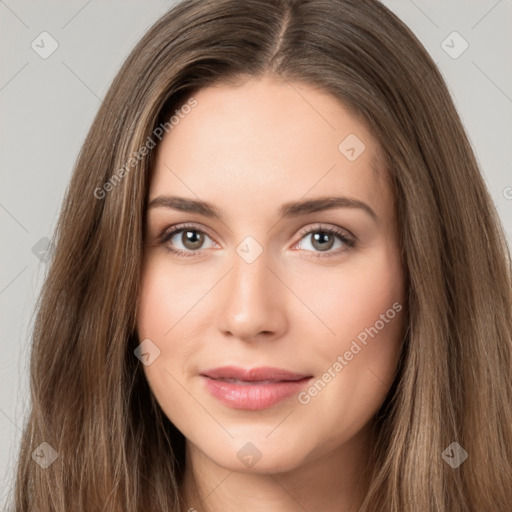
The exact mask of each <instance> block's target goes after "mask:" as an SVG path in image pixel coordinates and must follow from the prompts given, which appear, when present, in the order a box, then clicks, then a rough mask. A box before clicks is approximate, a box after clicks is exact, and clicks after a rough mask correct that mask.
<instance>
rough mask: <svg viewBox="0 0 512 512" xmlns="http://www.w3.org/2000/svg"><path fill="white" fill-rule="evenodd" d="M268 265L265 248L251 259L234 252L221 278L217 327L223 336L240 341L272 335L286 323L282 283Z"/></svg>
mask: <svg viewBox="0 0 512 512" xmlns="http://www.w3.org/2000/svg"><path fill="white" fill-rule="evenodd" d="M276 274H277V272H276V271H275V270H273V269H272V268H271V267H270V262H269V258H267V255H266V253H265V252H263V253H262V254H260V255H259V257H258V258H256V260H255V261H252V262H251V263H249V262H247V261H246V260H244V259H243V258H242V257H241V256H239V255H238V254H237V253H236V252H235V254H234V259H233V267H232V269H231V271H230V272H229V274H228V275H227V276H226V278H225V279H224V284H223V287H222V290H221V297H220V301H221V302H220V304H221V305H220V307H219V312H218V318H217V322H218V327H219V329H220V331H221V332H222V333H223V334H224V335H225V336H230V337H233V338H238V339H240V340H244V341H256V340H259V339H275V338H278V337H280V336H282V335H283V333H284V332H285V331H286V329H287V327H288V325H287V321H288V319H287V315H286V307H287V299H288V300H289V297H288V298H287V296H286V287H285V286H284V285H283V283H282V282H281V280H280V279H279V278H278V277H277V276H276Z"/></svg>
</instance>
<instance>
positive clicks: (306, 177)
mask: <svg viewBox="0 0 512 512" xmlns="http://www.w3.org/2000/svg"><path fill="white" fill-rule="evenodd" d="M194 98H195V100H196V101H197V105H196V106H195V107H194V108H193V109H190V110H188V111H187V113H186V114H184V113H182V114H181V115H180V120H179V123H177V124H176V125H175V126H174V127H173V128H172V129H171V130H170V131H169V132H168V133H167V134H166V135H165V137H164V138H163V140H162V142H161V143H160V145H159V147H158V153H157V159H156V168H155V172H154V174H153V179H152V183H151V188H150V196H155V195H158V194H161V193H176V192H178V193H183V194H186V195H188V196H191V195H196V196H198V197H201V198H205V199H206V198H208V200H209V201H211V202H214V203H216V202H219V203H225V202H226V201H230V202H231V204H234V203H235V202H236V201H237V200H238V201H239V204H240V206H243V205H246V206H248V205H249V204H250V203H249V202H250V201H255V200H257V199H258V198H259V199H260V200H261V199H262V198H263V197H264V198H265V200H266V201H272V200H275V201H276V202H279V204H281V203H283V202H285V201H286V199H290V200H293V199H297V198H301V197H303V196H304V195H306V194H308V195H329V194H331V193H332V192H333V191H336V192H339V193H340V194H350V195H351V196H354V197H358V198H359V199H361V200H365V201H378V200H381V199H382V195H383V193H384V195H385V191H384V190H383V187H385V185H386V184H385V177H384V169H383V168H381V167H379V162H378V159H377V149H378V147H377V142H376V141H375V139H374V138H373V136H372V135H371V134H370V133H369V131H368V130H367V128H366V127H365V125H364V124H363V123H362V122H360V121H359V120H358V118H357V117H355V116H353V115H352V114H351V113H350V112H349V110H348V109H346V108H345V106H344V105H343V104H342V103H341V102H340V101H338V100H337V99H336V98H335V97H333V96H332V95H330V94H328V93H325V92H322V91H320V90H318V89H316V88H313V87H312V86H310V85H307V84H303V83H295V82H294V83H291V82H286V81H280V80H277V79H274V78H262V79H251V80H249V81H246V82H244V83H243V84H241V85H237V86H232V85H217V86H213V87H207V88H204V89H202V90H200V91H199V92H197V93H196V94H194Z"/></svg>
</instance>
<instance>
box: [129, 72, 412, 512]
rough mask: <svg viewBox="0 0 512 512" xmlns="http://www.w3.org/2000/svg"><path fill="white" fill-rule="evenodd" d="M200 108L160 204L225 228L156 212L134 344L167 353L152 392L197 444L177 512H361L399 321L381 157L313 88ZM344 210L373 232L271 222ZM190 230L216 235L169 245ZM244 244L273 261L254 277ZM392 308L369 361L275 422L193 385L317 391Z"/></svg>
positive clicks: (202, 103)
mask: <svg viewBox="0 0 512 512" xmlns="http://www.w3.org/2000/svg"><path fill="white" fill-rule="evenodd" d="M194 97H195V98H196V100H197V102H198V104H197V106H196V107H195V108H194V109H192V110H191V112H190V113H189V114H188V115H187V116H184V118H183V119H181V120H180V122H179V124H178V125H176V126H175V127H174V128H173V129H172V130H170V131H169V133H168V134H167V135H166V136H165V137H164V138H163V140H162V143H161V144H160V146H159V148H158V153H157V161H156V167H155V171H154V174H153V176H152V181H151V185H150V191H149V201H150V202H151V201H152V200H153V199H155V198H156V197H158V196H165V195H168V196H170V195H175V196H181V197H185V198H190V199H196V200H197V199H201V200H203V201H207V202H209V203H211V204H213V205H214V206H215V207H216V208H217V209H218V210H219V211H220V212H221V214H222V217H223V220H222V221H221V220H219V219H215V218H209V217H206V216H203V215H201V214H198V213H188V212H182V211H178V210H174V209H170V208H166V207H154V208H149V209H148V212H147V240H146V247H145V257H144V262H143V272H142V277H141V295H140V299H139V306H138V311H137V329H138V334H139V339H140V340H141V341H142V340H144V339H146V338H149V339H150V340H151V341H152V342H153V343H154V344H155V345H156V346H157V347H158V348H159V350H160V355H159V356H158V357H157V358H156V359H154V361H153V362H152V363H151V364H148V365H146V366H144V372H145V375H146V378H147V380H148V383H149V385H150V387H151V390H152V392H153V393H154V395H155V397H156V399H157V401H158V403H159V404H160V406H161V408H162V409H163V411H164V412H165V414H166V415H167V416H168V418H169V419H170V420H171V421H172V422H173V423H174V424H175V425H176V426H177V427H178V429H179V430H180V431H181V432H182V433H183V434H184V436H185V437H186V439H187V443H186V444H187V469H186V474H185V480H184V484H183V492H184V495H185V500H184V507H185V508H184V510H188V509H189V508H192V507H193V508H195V509H196V510H198V511H199V512H200V511H202V510H212V511H221V510H222V511H223V512H229V511H234V510H237V511H239V510H245V511H266V512H273V511H279V512H287V511H296V510H304V509H305V510H322V511H326V512H329V511H337V512H339V511H352V510H357V507H358V506H359V505H360V503H361V500H362V498H363V495H364V492H365V489H366V485H367V483H368V480H367V479H366V477H365V470H364V463H365V461H366V460H368V447H369V445H370V440H369V425H370V422H371V420H372V417H373V416H374V414H375V413H376V411H377V410H378V408H379V406H380V405H381V404H382V402H383V400H384V398H385V396H386V394H387V392H388V390H389V388H390V386H391V384H392V381H393V377H394V373H395V371H396V365H397V356H398V352H399V348H400V344H401V340H402V333H403V327H404V325H403V317H404V311H405V304H404V300H405V292H404V273H403V268H402V265H401V261H400V250H399V244H398V231H397V224H396V212H395V208H394V200H393V194H392V191H391V188H390V186H389V183H388V181H387V178H386V173H385V171H384V169H383V168H382V166H381V165H380V163H379V162H378V158H377V149H378V146H377V142H376V141H375V139H374V138H373V137H372V136H371V135H370V133H369V131H368V130H367V129H366V127H365V125H364V124H362V123H361V122H360V121H359V120H358V119H357V118H356V117H354V116H353V115H351V114H350V113H349V111H348V110H347V109H345V108H344V106H343V104H341V103H340V102H339V101H338V100H337V99H336V98H334V97H333V96H330V95H328V94H326V93H323V92H321V91H319V90H317V89H315V88H313V87H311V86H309V85H306V84H298V83H293V84H289V83H286V82H283V81H279V80H278V79H276V78H270V77H265V78H258V79H254V78H253V79H250V80H249V81H247V82H245V83H244V84H243V85H241V86H237V87H233V86H231V85H230V86H227V85H219V86H216V87H209V88H206V89H202V90H201V91H199V92H198V93H197V94H195V95H194ZM349 134H355V135H356V136H357V137H358V138H359V139H360V140H361V141H363V143H364V145H365V150H364V151H363V152H362V153H361V154H360V155H359V156H358V157H357V158H356V159H355V160H354V161H350V160H349V159H347V158H346V156H345V155H344V154H342V152H341V151H340V150H339V149H338V146H339V144H340V142H342V141H343V140H344V139H345V138H346V137H347V136H348V135H349ZM334 195H336V196H346V197H350V198H353V199H357V200H360V201H363V202H364V203H366V204H367V205H368V206H370V207H371V209H372V210H373V211H374V212H375V214H376V217H377V220H374V219H373V218H372V217H371V216H370V215H369V214H368V213H367V212H366V211H365V210H364V209H362V208H350V207H338V208H333V209H328V210H324V211H318V212H313V213H307V214H305V215H301V216H299V217H296V218H283V219H281V218H280V217H279V215H278V209H279V207H280V206H281V205H282V204H283V203H287V202H290V201H298V200H301V199H313V198H317V197H322V196H334ZM185 222H186V223H193V224H194V229H197V230H199V231H200V232H202V233H205V235H204V241H203V245H202V246H201V245H200V247H199V249H197V248H196V249H194V247H195V246H194V245H193V244H192V243H188V244H187V239H186V238H183V237H182V234H183V232H180V233H178V234H176V235H174V237H173V238H172V240H171V241H168V242H167V243H166V244H164V243H162V242H161V240H160V238H159V237H160V236H161V234H162V232H164V231H165V230H168V228H169V227H171V226H174V225H178V224H180V223H185ZM319 223H320V224H321V227H337V228H339V229H340V230H341V232H342V233H344V234H346V233H347V232H348V233H350V234H352V235H353V237H355V239H356V245H355V246H354V247H352V248H351V247H349V246H348V245H347V244H345V243H344V242H342V241H341V240H340V239H338V238H337V236H336V235H334V237H333V238H332V242H331V238H330V237H329V238H328V239H327V243H326V242H324V245H323V246H322V245H318V244H315V243H314V238H313V234H314V233H317V232H318V231H320V232H322V230H321V227H320V228H318V224H319ZM315 229H316V231H314V230H315ZM302 230H304V231H305V230H308V231H309V230H311V231H312V233H309V234H301V233H302ZM196 234H197V233H196ZM247 236H251V237H253V238H254V239H255V240H256V241H257V243H258V244H259V246H260V247H261V248H262V250H263V252H262V253H261V254H260V255H259V257H257V258H256V259H255V261H253V262H252V263H248V262H247V261H246V260H244V259H243V258H242V257H241V256H240V255H239V254H238V253H237V252H236V248H237V247H238V246H239V244H240V243H241V242H242V241H243V240H244V239H245V238H246V237H247ZM330 244H333V245H330ZM166 245H167V247H169V246H172V247H174V248H177V249H180V250H182V251H188V252H189V253H193V252H194V251H195V252H196V255H195V256H194V257H183V256H178V255H175V254H173V253H171V252H169V251H168V250H166ZM322 247H323V248H324V249H323V250H322ZM250 250H251V251H253V250H254V249H250ZM340 250H342V252H340ZM327 254H331V256H328V255H327ZM395 303H398V304H399V305H400V306H402V305H403V308H402V311H400V312H399V313H396V315H395V316H394V318H393V319H392V320H389V321H388V322H386V323H385V326H384V328H382V329H380V330H379V331H378V334H377V335H375V336H374V337H373V338H371V337H368V342H367V344H366V345H362V344H361V343H358V344H359V345H360V346H361V347H362V348H361V350H360V351H359V352H358V353H357V354H356V355H354V356H353V357H352V358H351V360H350V361H347V360H346V358H345V359H344V360H345V362H346V363H347V364H346V365H343V369H342V370H341V371H339V372H337V373H336V372H334V373H335V377H332V378H331V380H330V382H328V383H327V384H326V385H325V387H324V388H323V389H322V390H321V392H319V393H317V394H316V396H314V397H310V398H311V400H310V401H309V403H307V404H303V403H300V402H299V400H298V398H297V396H293V397H291V398H289V399H286V400H284V401H282V402H280V403H278V404H276V405H274V406H272V407H270V408H268V409H264V410H256V411H250V410H239V409H233V408H230V407H227V406H226V405H224V404H222V403H221V402H219V401H218V400H217V399H216V398H214V397H213V396H212V395H210V394H209V393H208V391H206V390H205V387H204V385H203V384H204V382H203V379H202V378H201V377H200V376H199V373H200V372H201V371H204V370H206V369H208V368H213V367H218V366H224V365H236V366H241V367H244V368H254V367H259V366H273V367H278V368H283V369H287V370H289V371H293V372H297V373H305V374H307V375H313V376H314V380H316V379H318V378H321V377H322V375H323V374H324V373H325V372H326V370H327V369H328V368H330V367H331V368H332V367H333V364H334V363H335V362H336V361H337V360H338V359H337V358H338V356H343V354H345V352H346V351H347V350H349V349H350V347H351V344H352V342H353V341H354V340H356V341H357V336H358V335H359V334H360V333H361V332H363V331H364V330H365V328H369V327H370V326H375V324H376V321H378V320H379V319H380V318H382V317H381V315H383V314H385V313H386V311H388V310H389V309H390V308H392V305H393V304H395ZM386 318H387V317H386ZM331 373H332V372H331ZM307 389H308V388H307V387H306V390H307ZM248 442H250V443H252V444H253V445H254V446H255V447H256V448H257V450H258V451H259V452H260V454H261V458H260V460H259V461H258V462H257V463H256V464H254V465H253V466H252V467H247V466H246V465H245V464H244V463H242V462H241V460H240V459H239V458H238V457H237V452H238V451H239V450H240V449H241V448H242V447H243V446H244V445H245V444H246V443H248ZM251 449H253V448H251ZM194 483H195V484H196V485H197V489H198V491H199V496H200V497H201V499H202V501H201V500H200V499H198V498H195V497H194V493H193V490H194Z"/></svg>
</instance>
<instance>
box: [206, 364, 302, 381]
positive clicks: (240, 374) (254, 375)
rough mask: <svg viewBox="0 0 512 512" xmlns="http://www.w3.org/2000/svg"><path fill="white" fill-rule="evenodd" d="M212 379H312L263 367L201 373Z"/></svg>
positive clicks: (280, 369)
mask: <svg viewBox="0 0 512 512" xmlns="http://www.w3.org/2000/svg"><path fill="white" fill-rule="evenodd" d="M201 375H203V376H205V377H209V378H210V379H216V380H222V379H237V380H241V381H246V382H256V381H260V380H261V381H275V382H281V381H296V380H301V379H305V378H308V377H311V375H306V374H304V373H295V372H289V371H288V370H283V369H282V368H271V367H268V366H262V367H260V368H247V369H246V368H240V367H238V366H221V367H219V368H212V369H210V370H206V371H204V372H202V373H201Z"/></svg>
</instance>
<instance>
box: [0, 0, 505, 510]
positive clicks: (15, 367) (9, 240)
mask: <svg viewBox="0 0 512 512" xmlns="http://www.w3.org/2000/svg"><path fill="white" fill-rule="evenodd" d="M384 3H385V4H386V5H387V6H388V7H390V8H391V9H392V10H393V11H394V12H395V13H396V14H397V15H398V16H399V17H400V18H401V19H402V20H403V21H404V22H405V23H406V24H407V25H408V26H409V27H410V28H411V29H412V31H413V32H414V33H415V34H416V35H417V36H418V38H419V39H420V41H421V42H422V43H423V44H424V45H425V46H426V48H427V50H428V51H429V52H430V54H431V55H432V57H433V59H434V60H435V62H436V63H437V65H438V66H439V68H440V70H441V72H442V74H443V76H444V77H445V79H446V81H447V83H448V86H449V88H450V91H451V93H452V96H453V98H454V101H455V104H456V106H457V109H458V110H459V112H460V114H461V116H462V119H463V122H464V124H465V126H466V129H467V132H468V135H469V137H470V140H471V142H472V144H473V147H474V149H475V151H476V155H477V158H478V161H479V163H480V165H481V169H482V172H483V174H484V177H485V179H486V182H487V184H488V187H489V190H490V192H491V194H492V196H493V199H494V202H495V205H496V208H497V210H498V212H499V215H500V217H501V219H502V220H503V222H504V225H505V230H506V232H507V237H508V240H509V244H510V240H511V239H512V236H511V235H512V215H511V213H512V173H511V172H510V162H511V160H512V158H511V156H512V154H511V153H512V137H511V135H512V133H511V132H512V119H511V115H510V114H511V110H512V72H511V65H510V63H511V62H512V59H511V53H512V30H511V28H512V24H511V21H512V0H449V1H447V0H385V1H384ZM173 4H174V2H172V1H163V0H150V1H148V0H146V1H142V0H110V1H108V2H107V1H105V0H104V1H101V2H100V1H99V0H89V1H84V0H71V1H70V0H66V1H64V0H60V1H58V0H52V1H50V0H48V1H45V2H35V1H32V2H29V1H28V0H6V1H2V0H0V24H1V25H0V39H1V41H0V44H1V48H2V54H1V69H2V73H1V74H0V103H1V109H2V110H1V111H2V116H1V118H0V119H1V121H0V129H1V139H0V140H1V143H2V151H1V154H0V159H1V166H0V169H1V171H0V172H1V177H0V180H1V189H0V190H1V192H0V225H1V227H2V231H1V238H2V241H1V243H2V264H1V266H0V307H1V315H2V320H1V323H0V325H1V337H0V383H1V384H0V385H1V387H0V506H1V507H2V508H3V507H4V506H5V505H4V503H5V499H6V496H7V493H9V492H10V490H11V487H12V481H13V474H14V467H15V465H14V462H15V457H16V454H17V449H18V445H19V441H20V437H21V427H22V426H23V420H24V417H25V415H26V412H27V405H28V396H29V391H28V355H29V348H30V344H29V343H30V331H31V328H32V325H33V324H32V322H33V308H34V304H35V300H36V297H37V294H38V292H39V290H40V287H41V284H42V280H43V278H44V274H45V271H46V264H45V262H44V249H45V238H46V237H51V234H52V231H53V229H54V226H55V222H56V220H57V216H58V212H59V209H60V204H61V201H62V199H63V196H64V192H65V189H66V186H67V183H68V180H69V178H70V175H71V170H72V167H73V164H74V162H75V159H76V157H77V154H78V151H79V149H80V146H81V144H82V142H83V140H84V137H85V135H86V133H87V130H88V128H89V126H90V124H91V122H92V120H93V117H94V114H95V113H96V111H97V109H98V107H99V105H100V101H101V100H100V98H102V97H103V96H104V94H105V92H106V90H107V88H108V86H109V85H110V82H111V81H112V79H113V78H114V76H115V74H116V72H117V70H118V69H119V67H120V65H121V63H122V62H123V60H124V59H125V57H126V56H127V55H128V53H129V51H130V49H131V48H132V47H133V45H134V44H135V43H136V42H137V41H138V40H139V39H140V38H141V37H142V35H143V34H144V32H145V31H146V30H147V29H148V28H149V26H150V25H151V24H152V23H153V22H154V21H155V20H156V19H157V18H158V17H159V16H160V15H161V14H163V13H164V12H165V11H166V10H168V9H169V8H170V7H171V6H172V5H173ZM45 31H46V32H48V33H49V34H51V36H52V37H53V38H54V39H55V40H56V41H57V43H58V48H57V50H56V51H55V52H54V53H53V54H52V55H50V56H49V57H47V58H46V59H43V58H41V57H40V55H39V54H38V53H36V51H35V50H34V49H33V48H32V47H31V44H32V42H33V41H35V43H34V44H39V47H40V49H39V51H47V50H48V49H49V48H50V43H51V41H50V40H49V39H45V40H44V42H43V43H41V37H40V34H41V33H42V32H45ZM453 31H457V32H458V33H459V34H460V35H461V36H462V37H463V38H464V40H466V41H467V42H468V44H469V47H468V49H467V50H466V51H465V52H464V53H462V54H461V55H460V56H458V57H457V58H453V57H452V56H450V55H449V54H448V53H447V52H446V51H445V49H446V50H448V51H450V52H452V55H453V54H454V52H455V53H458V52H459V51H460V50H461V49H462V46H461V45H462V44H463V42H462V41H461V40H459V39H457V37H455V38H453V36H450V34H452V32H453ZM448 36H450V37H448ZM42 37H47V36H42ZM447 37H448V39H447ZM443 41H446V42H445V43H443ZM43 45H44V49H43V48H42V46H43ZM446 45H448V46H451V47H452V48H451V49H449V48H448V47H447V46H446ZM41 240H42V241H41ZM34 246H36V249H35V250H34V251H35V252H36V254H34V252H33V248H34ZM38 248H39V252H38V251H37V249H38Z"/></svg>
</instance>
